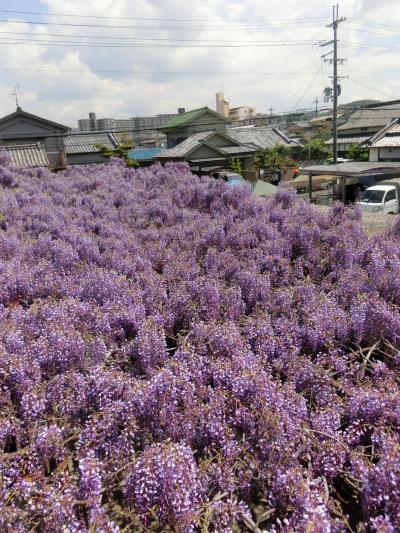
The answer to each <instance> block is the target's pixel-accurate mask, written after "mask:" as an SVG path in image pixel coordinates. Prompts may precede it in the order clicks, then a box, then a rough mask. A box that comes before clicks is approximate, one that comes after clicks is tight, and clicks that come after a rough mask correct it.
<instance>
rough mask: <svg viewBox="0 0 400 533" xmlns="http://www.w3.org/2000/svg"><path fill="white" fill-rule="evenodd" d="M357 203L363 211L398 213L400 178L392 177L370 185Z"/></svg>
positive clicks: (399, 206)
mask: <svg viewBox="0 0 400 533" xmlns="http://www.w3.org/2000/svg"><path fill="white" fill-rule="evenodd" d="M357 204H358V205H359V206H360V207H361V208H362V210H363V211H367V212H370V213H386V214H388V215H397V214H399V212H400V178H392V179H391V180H385V181H381V182H379V183H377V184H376V185H373V186H372V187H368V189H366V190H365V191H364V192H363V193H362V195H361V198H360V200H359V201H358V202H357Z"/></svg>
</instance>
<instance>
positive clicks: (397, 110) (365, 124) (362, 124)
mask: <svg viewBox="0 0 400 533" xmlns="http://www.w3.org/2000/svg"><path fill="white" fill-rule="evenodd" d="M399 116H400V103H399V102H396V103H393V104H390V103H388V104H384V103H383V104H382V105H381V106H376V105H374V106H371V107H366V108H363V109H359V110H358V111H356V112H355V113H353V114H352V115H351V116H350V118H349V120H348V121H347V122H345V123H344V124H342V125H341V126H339V128H338V130H339V131H343V130H348V129H355V128H357V129H358V128H375V127H376V128H382V127H383V126H386V125H387V124H389V123H390V122H392V120H393V119H394V118H396V117H399Z"/></svg>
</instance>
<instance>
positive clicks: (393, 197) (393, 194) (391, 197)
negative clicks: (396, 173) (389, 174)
mask: <svg viewBox="0 0 400 533" xmlns="http://www.w3.org/2000/svg"><path fill="white" fill-rule="evenodd" d="M389 200H396V191H395V189H392V190H391V191H388V192H387V193H386V198H385V202H389Z"/></svg>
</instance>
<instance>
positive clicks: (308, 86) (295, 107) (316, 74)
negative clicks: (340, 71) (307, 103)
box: [293, 64, 322, 109]
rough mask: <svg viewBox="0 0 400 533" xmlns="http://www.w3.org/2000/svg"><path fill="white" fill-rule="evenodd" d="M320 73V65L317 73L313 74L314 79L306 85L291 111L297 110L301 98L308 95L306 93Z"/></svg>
mask: <svg viewBox="0 0 400 533" xmlns="http://www.w3.org/2000/svg"><path fill="white" fill-rule="evenodd" d="M321 71H322V64H321V65H320V67H319V68H318V70H317V72H316V73H315V75H314V77H313V78H312V80H311V81H310V83H309V84H308V85H307V88H306V90H305V91H304V93H303V94H302V95H301V96H300V98H299V99H298V101H297V103H296V105H295V106H294V108H293V109H297V107H298V106H299V104H300V102H301V101H302V100H303V98H304V97H305V96H306V94H307V93H308V91H309V90H310V89H311V86H312V84H313V83H314V81H315V80H316V78H317V76H318V74H319V73H320V72H321Z"/></svg>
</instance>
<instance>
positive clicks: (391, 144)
mask: <svg viewBox="0 0 400 533" xmlns="http://www.w3.org/2000/svg"><path fill="white" fill-rule="evenodd" d="M399 147H400V135H390V136H389V135H388V136H386V137H382V139H379V141H376V142H374V143H373V144H371V145H370V148H399Z"/></svg>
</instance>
